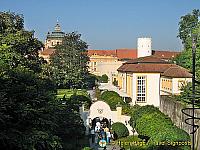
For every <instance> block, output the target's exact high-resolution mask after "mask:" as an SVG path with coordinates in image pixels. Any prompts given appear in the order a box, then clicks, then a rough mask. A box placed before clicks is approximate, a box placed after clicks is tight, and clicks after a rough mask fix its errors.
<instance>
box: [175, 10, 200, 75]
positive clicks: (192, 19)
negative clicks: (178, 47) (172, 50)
mask: <svg viewBox="0 0 200 150" xmlns="http://www.w3.org/2000/svg"><path fill="white" fill-rule="evenodd" d="M198 17H200V11H199V10H196V9H195V10H193V11H192V13H191V14H187V15H185V16H182V17H181V21H180V22H179V34H178V37H179V38H180V39H181V40H182V43H183V45H184V50H183V52H182V53H181V54H180V55H179V56H178V57H176V59H175V61H176V63H177V64H178V65H180V66H183V67H185V68H187V69H189V70H190V71H192V35H193V34H196V36H197V37H196V67H197V68H196V70H197V74H198V75H199V70H200V67H199V66H200V61H199V60H200V47H199V45H200V40H199V39H200V38H199V37H200V34H199V33H200V21H199V19H198Z"/></svg>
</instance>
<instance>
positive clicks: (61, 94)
mask: <svg viewBox="0 0 200 150" xmlns="http://www.w3.org/2000/svg"><path fill="white" fill-rule="evenodd" d="M74 93H76V94H77V95H84V96H87V97H88V96H89V95H88V93H87V91H86V90H85V89H76V90H74V89H57V98H63V97H64V95H65V97H66V98H70V97H71V96H72V95H73V94H74Z"/></svg>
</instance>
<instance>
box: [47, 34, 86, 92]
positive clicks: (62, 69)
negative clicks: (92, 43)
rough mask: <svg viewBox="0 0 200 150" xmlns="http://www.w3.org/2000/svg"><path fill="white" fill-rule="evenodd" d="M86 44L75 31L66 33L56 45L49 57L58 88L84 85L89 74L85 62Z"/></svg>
mask: <svg viewBox="0 0 200 150" xmlns="http://www.w3.org/2000/svg"><path fill="white" fill-rule="evenodd" d="M87 47H88V46H87V44H86V42H84V41H83V40H81V35H80V34H78V33H75V32H72V33H68V34H66V35H65V37H64V39H63V44H62V45H58V46H57V47H56V51H55V53H54V54H53V55H51V57H50V64H51V66H52V68H53V78H54V80H55V81H56V83H57V86H58V87H59V88H83V87H86V86H87V85H86V79H87V77H88V75H89V73H88V66H87V63H88V61H89V57H88V56H87Z"/></svg>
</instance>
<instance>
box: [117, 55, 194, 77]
mask: <svg viewBox="0 0 200 150" xmlns="http://www.w3.org/2000/svg"><path fill="white" fill-rule="evenodd" d="M117 71H119V72H133V73H161V75H162V76H167V77H173V78H178V77H179V78H191V74H190V73H189V72H188V70H186V69H185V68H182V67H180V66H178V65H176V64H170V63H169V62H166V61H164V60H162V59H161V58H156V57H155V56H147V57H142V58H137V59H134V60H130V61H128V62H126V63H124V64H123V65H122V66H120V67H119V68H118V69H117Z"/></svg>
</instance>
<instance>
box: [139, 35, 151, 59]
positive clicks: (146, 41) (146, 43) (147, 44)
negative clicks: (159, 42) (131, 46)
mask: <svg viewBox="0 0 200 150" xmlns="http://www.w3.org/2000/svg"><path fill="white" fill-rule="evenodd" d="M151 44H152V41H151V38H138V40H137V57H138V58H139V57H145V56H150V55H152V49H151Z"/></svg>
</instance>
